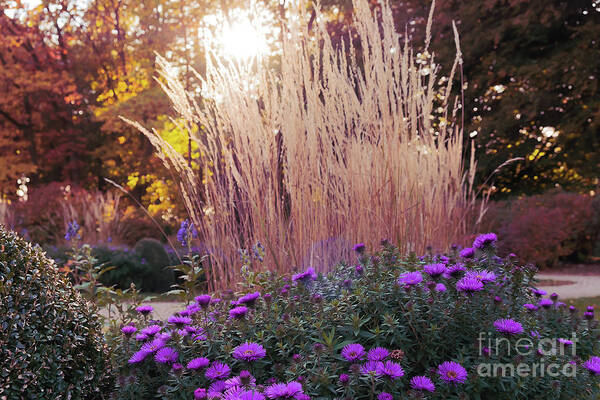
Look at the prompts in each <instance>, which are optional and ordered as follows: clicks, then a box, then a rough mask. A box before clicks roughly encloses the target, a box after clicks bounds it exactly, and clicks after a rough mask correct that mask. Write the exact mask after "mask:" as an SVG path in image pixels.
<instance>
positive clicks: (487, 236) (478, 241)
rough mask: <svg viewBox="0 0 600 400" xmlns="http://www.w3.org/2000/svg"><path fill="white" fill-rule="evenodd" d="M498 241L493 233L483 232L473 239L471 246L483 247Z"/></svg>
mask: <svg viewBox="0 0 600 400" xmlns="http://www.w3.org/2000/svg"><path fill="white" fill-rule="evenodd" d="M497 241H498V236H496V234H495V233H484V234H483V235H479V236H477V238H475V240H474V241H473V247H474V248H476V249H483V248H484V247H486V246H491V245H492V244H494V243H495V242H497Z"/></svg>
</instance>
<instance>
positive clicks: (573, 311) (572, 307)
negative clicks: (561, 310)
mask: <svg viewBox="0 0 600 400" xmlns="http://www.w3.org/2000/svg"><path fill="white" fill-rule="evenodd" d="M569 311H571V312H572V313H575V312H577V307H575V306H569Z"/></svg>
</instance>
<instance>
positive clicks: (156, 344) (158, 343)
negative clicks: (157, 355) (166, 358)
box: [141, 339, 166, 353]
mask: <svg viewBox="0 0 600 400" xmlns="http://www.w3.org/2000/svg"><path fill="white" fill-rule="evenodd" d="M165 345H166V343H165V341H164V340H162V339H154V340H153V341H151V342H147V343H144V345H143V346H142V348H141V350H143V351H145V352H147V353H154V352H156V351H158V350H160V349H162V348H163V347H165Z"/></svg>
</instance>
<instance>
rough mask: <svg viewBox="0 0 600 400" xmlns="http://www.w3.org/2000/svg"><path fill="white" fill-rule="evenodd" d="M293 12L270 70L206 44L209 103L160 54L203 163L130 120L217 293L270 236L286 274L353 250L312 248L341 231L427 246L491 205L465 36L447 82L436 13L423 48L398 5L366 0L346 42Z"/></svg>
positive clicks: (358, 3) (271, 260) (165, 83)
mask: <svg viewBox="0 0 600 400" xmlns="http://www.w3.org/2000/svg"><path fill="white" fill-rule="evenodd" d="M313 4H314V3H313ZM314 7H315V10H314V11H315V15H318V14H320V13H321V10H320V9H319V8H318V7H319V6H318V4H316V5H314ZM282 8H283V10H282V13H281V15H282V16H283V17H282V18H284V20H283V21H281V25H282V26H285V30H286V34H283V35H281V36H280V41H281V43H280V45H281V49H282V50H281V53H280V54H279V55H277V56H275V57H280V61H282V62H280V63H278V65H280V66H281V68H280V69H278V70H273V69H270V68H268V66H267V65H266V61H267V60H266V58H260V57H255V58H253V59H251V60H250V61H248V62H245V63H243V65H242V64H241V63H239V62H236V61H235V60H232V59H229V58H226V57H225V56H221V55H219V54H217V52H211V51H208V52H207V53H208V54H209V56H208V57H207V59H206V72H205V73H204V74H203V75H202V76H201V75H200V74H197V77H198V79H199V85H198V86H200V87H202V94H203V95H202V96H201V99H200V101H199V102H197V100H196V99H197V98H198V96H197V93H195V92H187V91H186V86H187V85H183V84H181V80H180V78H181V77H180V75H179V74H180V68H177V67H175V66H172V65H171V64H170V63H169V62H168V61H167V60H166V59H165V58H162V57H158V58H157V64H158V68H159V73H160V78H159V79H158V80H157V81H158V82H159V84H160V85H161V86H162V88H163V89H164V91H165V92H166V94H167V95H168V96H169V98H170V99H171V101H172V103H173V105H174V108H175V110H176V112H177V113H178V114H179V118H178V119H177V120H178V121H181V124H180V125H179V126H180V128H181V130H182V131H183V132H185V133H184V134H185V135H186V138H187V137H190V138H192V140H193V141H194V142H195V144H196V145H197V146H198V153H199V154H201V156H200V158H199V159H198V160H196V161H197V163H198V165H199V166H200V168H197V169H196V168H194V169H193V168H191V167H190V166H189V164H188V160H187V159H186V158H185V157H184V156H183V155H181V154H180V153H178V152H177V151H176V150H175V149H174V148H173V147H172V146H171V145H170V144H169V143H167V142H166V141H165V140H164V139H163V138H162V137H161V136H160V135H159V134H158V133H157V132H153V131H151V130H148V129H145V128H144V127H143V126H142V125H141V124H139V123H135V122H132V121H127V122H129V123H131V124H132V125H134V126H135V127H137V128H138V129H139V130H141V131H142V132H143V134H144V135H146V137H147V138H148V139H149V140H150V142H151V144H152V145H153V146H154V147H155V148H156V154H157V156H158V157H159V158H160V159H161V160H162V161H163V163H164V164H165V165H166V166H167V167H169V168H170V169H172V170H173V171H174V176H175V178H176V179H177V181H178V182H177V183H178V184H179V187H180V189H181V193H182V195H183V199H184V204H185V207H186V209H187V211H188V214H189V216H190V219H191V221H193V224H194V226H195V227H196V229H197V231H198V236H199V237H202V239H203V241H205V243H206V245H207V248H209V249H211V252H210V255H211V261H210V263H207V264H206V270H205V273H206V278H207V282H208V283H209V289H220V288H225V287H227V286H229V284H230V283H232V282H234V281H235V280H236V279H237V278H238V277H237V276H236V272H237V269H235V268H231V265H233V264H234V263H235V261H236V260H237V258H238V254H237V253H238V249H240V248H244V247H245V245H246V244H248V243H256V242H258V241H259V240H260V241H261V242H262V243H265V255H264V259H265V262H266V263H267V264H268V265H272V266H273V267H274V268H275V270H276V271H277V272H279V273H284V272H290V271H291V269H292V268H293V267H294V265H297V262H298V260H306V264H313V261H315V262H316V261H318V262H319V264H318V265H323V266H325V265H327V266H330V265H333V264H334V263H335V262H337V261H339V260H340V259H346V260H349V259H350V258H351V256H352V254H351V252H352V249H351V246H333V247H332V248H330V249H328V250H327V251H325V254H323V251H320V250H319V249H318V247H319V246H315V245H314V244H315V243H319V242H322V241H326V240H328V239H329V238H341V239H342V240H344V241H345V242H349V243H358V242H359V240H361V239H362V238H371V240H372V242H366V243H364V244H365V245H366V246H368V247H371V248H374V247H375V244H376V239H374V238H382V237H387V238H390V241H392V242H395V243H402V249H401V251H402V252H407V251H415V252H419V253H421V252H423V251H424V250H425V248H426V246H427V245H428V244H432V245H433V246H435V247H436V248H448V247H449V246H450V245H451V244H452V242H453V240H454V239H455V238H457V237H463V235H464V234H466V232H468V231H470V230H471V229H472V225H474V221H476V220H477V219H478V214H481V213H482V210H484V209H485V201H483V203H482V206H481V208H479V206H477V207H476V204H475V201H474V198H475V196H474V193H473V190H472V188H473V182H474V177H475V166H476V163H475V158H474V151H471V157H470V158H469V159H468V160H465V159H464V154H465V152H466V151H465V148H464V147H463V143H464V140H463V132H462V127H461V126H460V120H461V118H460V115H461V113H460V110H459V102H458V100H457V98H454V96H453V95H452V90H451V89H452V84H453V82H454V81H455V80H456V79H455V77H456V74H457V72H458V71H459V69H460V68H461V66H462V58H461V57H462V54H461V51H460V47H459V46H458V33H457V32H456V31H455V32H454V33H455V38H456V39H457V56H456V59H455V61H454V64H453V65H452V66H451V67H452V68H451V69H450V74H449V76H448V77H446V78H448V79H444V80H443V82H444V83H442V82H441V81H440V77H439V76H438V73H439V71H440V68H439V66H438V65H437V64H436V63H435V62H434V59H433V56H431V54H432V53H431V52H430V51H429V43H430V38H431V24H432V22H431V17H430V19H429V21H428V25H427V26H428V28H427V31H426V41H425V46H424V47H423V48H422V49H420V55H421V56H420V58H417V53H416V52H413V50H412V48H411V44H410V42H409V41H408V40H406V41H404V40H403V39H400V36H399V35H398V33H397V32H396V30H395V24H394V19H393V14H392V9H391V7H390V4H389V3H388V2H383V3H382V4H381V7H377V8H376V9H374V10H372V9H371V8H370V2H369V1H368V0H354V1H353V10H354V16H353V18H352V19H351V21H352V22H351V26H349V30H350V31H352V32H355V35H353V37H352V45H349V43H347V42H345V43H343V44H342V45H339V46H338V45H337V44H336V42H338V38H337V36H336V37H332V33H330V32H329V31H328V29H327V24H326V23H325V19H320V20H319V21H318V22H317V23H312V22H310V23H309V20H310V21H313V19H312V18H310V14H311V12H312V10H311V7H309V5H308V2H307V1H305V0H301V1H300V3H299V4H296V3H295V2H291V3H290V2H285V4H284V5H282ZM432 9H433V8H432ZM432 14H433V13H431V15H432ZM209 50H210V49H209ZM423 55H424V56H423ZM357 60H360V62H357ZM248 82H251V84H248ZM197 127H202V128H201V129H196V128H197ZM472 146H473V144H472ZM199 183H201V184H199ZM478 210H479V211H478ZM315 265H317V264H315ZM322 268H325V267H322Z"/></svg>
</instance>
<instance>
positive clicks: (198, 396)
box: [194, 388, 206, 400]
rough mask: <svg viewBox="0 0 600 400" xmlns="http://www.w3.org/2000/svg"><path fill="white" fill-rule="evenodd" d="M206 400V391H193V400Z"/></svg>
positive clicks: (200, 389) (199, 389)
mask: <svg viewBox="0 0 600 400" xmlns="http://www.w3.org/2000/svg"><path fill="white" fill-rule="evenodd" d="M202 399H206V389H202V388H198V389H196V390H194V400H202Z"/></svg>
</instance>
